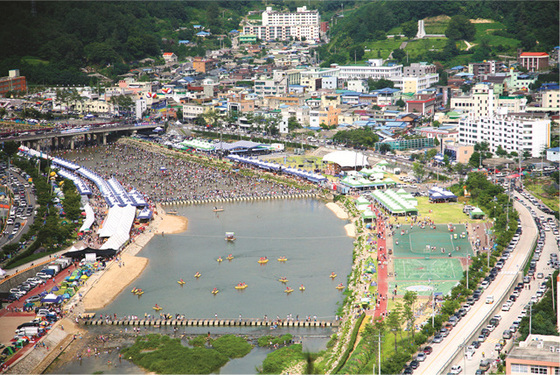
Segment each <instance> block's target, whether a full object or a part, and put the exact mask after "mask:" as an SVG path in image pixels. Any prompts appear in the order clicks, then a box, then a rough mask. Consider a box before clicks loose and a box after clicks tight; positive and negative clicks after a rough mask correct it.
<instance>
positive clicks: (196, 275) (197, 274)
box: [194, 272, 202, 279]
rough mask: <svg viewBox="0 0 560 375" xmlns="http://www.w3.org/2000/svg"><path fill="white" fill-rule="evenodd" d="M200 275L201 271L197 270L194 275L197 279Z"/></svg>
mask: <svg viewBox="0 0 560 375" xmlns="http://www.w3.org/2000/svg"><path fill="white" fill-rule="evenodd" d="M200 276H202V275H201V274H200V272H197V273H195V274H194V277H195V278H197V279H198V278H199V277H200Z"/></svg>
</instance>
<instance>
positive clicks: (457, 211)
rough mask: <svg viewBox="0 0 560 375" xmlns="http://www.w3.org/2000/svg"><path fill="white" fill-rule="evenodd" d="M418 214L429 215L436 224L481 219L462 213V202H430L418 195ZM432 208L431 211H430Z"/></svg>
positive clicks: (401, 218) (403, 220) (400, 219)
mask: <svg viewBox="0 0 560 375" xmlns="http://www.w3.org/2000/svg"><path fill="white" fill-rule="evenodd" d="M417 199H418V216H429V217H430V219H432V220H434V222H435V223H436V224H449V223H454V224H458V223H464V222H465V221H468V222H469V223H478V222H482V220H471V219H470V218H469V217H468V216H467V215H466V214H464V213H463V204H462V203H458V202H457V203H455V202H453V203H437V204H435V203H430V201H429V199H428V197H418V198H417ZM430 210H432V212H430ZM399 222H405V218H404V217H399Z"/></svg>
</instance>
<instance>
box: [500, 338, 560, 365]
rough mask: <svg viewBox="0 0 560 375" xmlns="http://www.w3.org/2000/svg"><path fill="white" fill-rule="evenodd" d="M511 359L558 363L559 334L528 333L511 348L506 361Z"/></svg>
mask: <svg viewBox="0 0 560 375" xmlns="http://www.w3.org/2000/svg"><path fill="white" fill-rule="evenodd" d="M512 359H523V360H530V361H535V362H536V361H538V362H556V363H559V364H560V336H546V335H529V336H528V337H527V339H526V340H525V341H522V342H520V343H519V346H518V347H514V348H513V349H512V351H511V352H510V354H509V356H508V361H511V360H512Z"/></svg>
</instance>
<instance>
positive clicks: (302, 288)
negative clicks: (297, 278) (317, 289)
mask: <svg viewBox="0 0 560 375" xmlns="http://www.w3.org/2000/svg"><path fill="white" fill-rule="evenodd" d="M299 290H300V291H302V292H304V291H305V287H304V286H303V284H301V285H300V286H299Z"/></svg>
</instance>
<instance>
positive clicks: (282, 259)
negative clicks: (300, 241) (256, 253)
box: [278, 257, 288, 262]
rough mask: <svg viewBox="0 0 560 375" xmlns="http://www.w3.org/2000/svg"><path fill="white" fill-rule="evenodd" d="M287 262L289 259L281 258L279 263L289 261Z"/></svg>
mask: <svg viewBox="0 0 560 375" xmlns="http://www.w3.org/2000/svg"><path fill="white" fill-rule="evenodd" d="M287 260H288V258H286V257H280V258H278V261H279V262H285V261H287Z"/></svg>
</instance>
